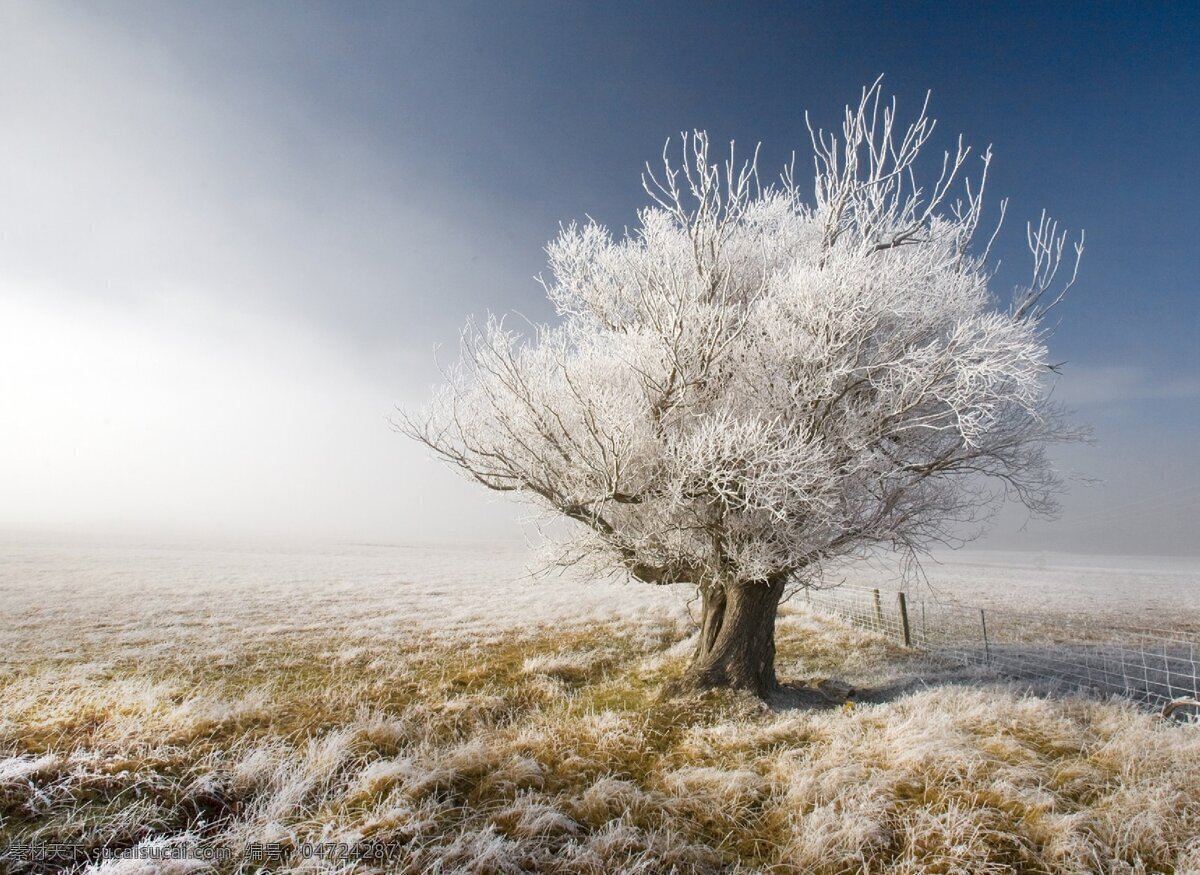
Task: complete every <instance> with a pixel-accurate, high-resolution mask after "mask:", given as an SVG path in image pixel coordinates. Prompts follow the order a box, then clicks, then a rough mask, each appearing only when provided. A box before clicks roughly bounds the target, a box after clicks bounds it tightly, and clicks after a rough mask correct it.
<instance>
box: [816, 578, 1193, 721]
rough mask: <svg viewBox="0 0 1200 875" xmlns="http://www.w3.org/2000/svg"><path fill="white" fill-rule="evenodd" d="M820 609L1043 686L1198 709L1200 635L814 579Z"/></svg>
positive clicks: (887, 635)
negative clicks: (820, 584) (819, 583)
mask: <svg viewBox="0 0 1200 875" xmlns="http://www.w3.org/2000/svg"><path fill="white" fill-rule="evenodd" d="M804 600H805V601H806V602H807V603H808V604H809V605H810V606H811V607H812V608H814V609H815V610H818V611H821V612H823V613H826V614H831V615H833V616H836V617H839V618H841V619H842V620H844V621H846V622H848V623H850V624H851V625H854V626H856V627H858V628H861V629H866V630H868V631H871V632H874V633H876V634H879V635H881V636H883V637H885V638H887V639H889V640H891V641H894V642H896V643H897V644H900V645H903V646H905V647H912V648H916V649H919V650H924V651H928V652H930V653H934V654H938V655H941V656H945V657H948V658H950V659H952V660H954V661H955V662H958V663H960V664H962V665H978V666H986V667H988V668H990V669H992V670H993V671H995V672H996V673H997V674H999V675H1002V676H1006V677H1011V678H1018V679H1022V680H1029V681H1034V682H1036V683H1037V684H1038V685H1040V686H1045V687H1050V688H1057V689H1069V690H1079V691H1084V692H1090V693H1093V694H1096V695H1099V696H1122V697H1125V698H1127V699H1132V700H1133V701H1135V702H1138V703H1139V704H1142V705H1144V706H1147V707H1153V708H1156V709H1162V710H1163V711H1164V713H1167V714H1170V713H1171V712H1173V711H1176V710H1178V711H1179V713H1180V714H1183V715H1190V716H1191V717H1192V718H1193V719H1194V718H1195V715H1196V712H1197V711H1200V705H1196V704H1188V703H1187V700H1191V702H1193V703H1195V702H1197V700H1200V635H1198V634H1196V633H1194V632H1190V631H1172V630H1165V629H1142V628H1130V627H1123V626H1114V625H1112V624H1111V623H1109V622H1106V621H1100V620H1096V619H1095V618H1090V617H1088V616H1087V615H1086V614H1069V615H1063V614H1035V613H1030V612H1021V611H1011V610H999V609H992V608H986V609H985V608H980V607H970V606H967V605H961V604H957V603H954V602H948V601H942V600H937V599H932V598H923V597H920V596H915V595H914V594H913V593H912V592H896V591H888V590H879V589H869V588H866V587H855V586H846V585H842V586H837V587H832V588H830V589H807V590H805V592H804Z"/></svg>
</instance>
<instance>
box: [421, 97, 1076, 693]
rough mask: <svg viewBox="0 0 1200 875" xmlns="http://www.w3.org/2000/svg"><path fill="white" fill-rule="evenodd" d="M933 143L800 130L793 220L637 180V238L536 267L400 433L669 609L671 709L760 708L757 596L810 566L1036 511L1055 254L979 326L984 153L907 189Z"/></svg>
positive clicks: (752, 169) (571, 242) (1043, 240)
mask: <svg viewBox="0 0 1200 875" xmlns="http://www.w3.org/2000/svg"><path fill="white" fill-rule="evenodd" d="M933 128H934V123H933V121H932V120H931V119H930V118H929V117H928V116H927V114H926V112H925V110H924V109H922V111H921V113H920V115H919V116H918V117H917V119H916V121H915V122H913V123H912V124H911V125H908V126H904V127H902V126H899V125H898V124H897V122H896V111H895V102H894V101H892V102H890V103H887V102H883V101H881V100H880V86H879V83H878V82H877V83H876V84H875V85H874V86H873V87H871V88H868V89H864V92H863V95H862V99H861V101H860V102H859V103H858V105H857V106H851V107H848V108H847V111H846V116H845V121H844V123H843V125H842V130H841V134H840V136H837V135H835V134H828V133H825V132H823V131H819V130H818V131H813V129H812V127H811V125H810V132H811V133H812V141H813V147H814V151H815V169H816V187H815V199H813V200H811V201H810V200H809V199H808V198H807V197H806V195H805V193H803V192H802V191H801V188H800V186H799V185H798V183H797V180H796V177H795V175H794V173H793V172H791V170H785V172H784V174H783V176H782V179H781V181H780V182H779V183H778V184H776V185H773V186H766V187H763V186H760V184H759V179H758V174H757V169H756V164H757V154H756V155H755V158H754V159H752V160H750V161H747V162H745V163H742V164H741V165H738V164H735V163H734V161H733V158H732V147H731V152H730V156H731V157H730V159H729V160H728V161H725V162H723V163H722V164H720V165H716V164H713V163H710V155H709V142H708V138H707V137H706V136H705V135H704V134H703V133H695V134H693V135H691V136H685V137H684V138H683V154H682V161H681V162H680V163H679V164H673V163H672V161H671V160H670V159H669V158H668V154H669V152H668V150H667V149H664V153H663V164H664V166H663V169H662V170H660V171H657V172H654V171H651V169H650V168H649V166H648V167H647V172H646V175H645V176H644V177H643V184H644V186H645V188H646V190H647V192H648V193H649V194H650V196H651V197H652V199H653V201H654V203H653V205H651V206H648V207H647V208H645V209H643V210H642V211H641V212H640V213H639V215H638V219H639V224H638V226H637V228H636V229H635V230H633V231H629V232H626V234H625V235H624V236H621V237H614V236H613V235H612V234H611V233H610V232H609V231H608V230H606V229H605V228H604V227H602V226H600V225H598V224H596V223H594V222H589V223H587V224H584V225H575V224H572V225H570V226H568V227H566V228H565V229H564V230H563V231H562V232H561V234H560V235H559V236H558V238H557V239H555V240H554V241H552V242H551V243H550V245H549V246H548V249H547V251H548V253H549V267H550V271H551V278H550V279H549V280H547V281H545V282H544V283H543V284H544V285H545V288H546V292H547V294H548V295H549V297H550V299H551V300H552V301H553V303H554V305H555V307H556V308H557V311H558V314H559V316H560V319H559V321H558V323H557V324H555V325H550V326H534V327H532V329H530V330H528V331H527V332H525V333H520V332H517V331H514V330H511V329H510V328H509V327H508V325H506V324H505V322H504V321H503V320H498V319H494V318H493V319H489V320H488V322H487V324H486V325H483V326H474V325H472V326H468V329H467V330H466V331H465V332H464V335H463V341H462V357H461V360H460V361H459V362H458V363H457V364H455V365H453V366H452V367H450V368H449V369H448V370H447V371H446V374H445V376H446V384H445V385H444V386H443V387H442V388H441V389H440V390H439V391H438V392H437V394H436V396H435V399H434V401H433V403H432V404H431V405H430V406H429V407H427V408H426V409H424V410H422V411H420V412H408V413H402V414H401V416H400V419H399V422H398V426H399V427H400V429H401V430H403V431H404V432H405V433H407V434H408V435H410V436H412V437H414V438H416V439H417V440H419V441H421V442H423V443H424V444H426V445H427V446H429V447H430V448H432V449H433V450H434V452H435V453H436V454H437V455H439V456H440V457H442V458H443V459H445V460H447V461H449V462H450V463H452V464H453V466H455V467H457V468H458V469H460V470H461V471H462V472H463V473H464V474H465V475H466V476H468V477H470V478H471V479H474V480H475V481H477V482H479V483H481V484H482V485H484V486H486V487H488V488H489V489H493V490H497V491H500V492H511V493H513V494H515V495H520V496H524V497H526V498H528V499H529V500H531V501H532V502H533V503H534V504H535V505H536V506H537V507H538V508H540V509H541V510H543V511H545V512H547V513H548V514H549V515H551V516H553V517H558V518H565V519H567V520H570V521H572V523H573V525H572V526H570V527H569V528H571V529H572V530H573V534H572V535H571V536H569V537H568V539H567V543H566V544H565V545H564V547H565V552H564V553H563V557H562V558H563V561H566V562H577V561H581V560H588V561H590V562H592V563H594V564H598V565H599V567H601V568H608V569H614V570H619V571H622V572H624V573H627V574H629V575H631V576H632V577H633V578H636V579H637V580H640V581H645V582H647V583H653V584H671V583H687V584H691V585H693V586H695V587H696V588H697V589H698V590H699V594H700V597H701V604H702V616H701V619H700V633H699V640H698V643H697V645H696V650H695V655H694V658H693V660H692V662H691V665H690V667H689V668H688V669H687V671H686V673H685V675H684V677H683V678H682V680H681V682H680V686H681V687H682V688H685V689H686V688H705V687H713V686H728V687H734V688H741V689H747V690H751V691H754V692H755V693H758V694H760V695H765V694H767V693H769V692H770V691H771V690H772V689H774V688H775V687H776V677H775V668H774V656H775V645H774V624H775V615H776V608H777V605H778V604H779V601H780V597H781V596H782V595H783V593H784V589H785V586H787V585H788V584H789V583H793V582H794V583H799V584H803V583H805V582H806V581H810V580H812V579H813V578H814V576H815V575H816V574H818V572H819V569H820V567H821V565H822V564H823V563H827V562H828V561H829V560H831V559H835V558H839V557H846V556H854V555H861V554H863V553H866V552H868V551H871V550H874V549H878V548H879V547H881V546H882V547H889V548H896V549H900V550H904V551H910V552H911V551H919V550H921V549H922V548H924V547H926V546H927V545H929V544H931V543H934V542H946V541H948V540H953V539H956V538H958V537H961V535H962V532H963V530H964V529H963V527H964V526H971V525H977V524H979V523H981V522H983V521H985V520H986V519H987V518H988V517H989V516H990V515H991V514H992V513H994V511H995V509H996V508H997V507H998V506H999V505H1000V504H1001V503H1003V501H1004V499H1005V498H1006V497H1015V498H1016V499H1018V500H1019V501H1021V502H1023V503H1024V504H1025V505H1026V506H1027V507H1028V508H1029V509H1030V510H1031V511H1032V512H1034V513H1037V514H1049V513H1052V512H1053V510H1054V507H1055V497H1056V494H1057V493H1058V492H1059V491H1060V488H1061V481H1060V479H1059V478H1058V477H1057V476H1056V475H1055V472H1054V471H1053V469H1052V467H1051V465H1050V464H1049V463H1048V461H1047V458H1046V456H1045V452H1044V450H1045V447H1046V445H1047V444H1048V443H1050V442H1053V441H1060V440H1065V439H1070V438H1073V437H1075V436H1077V432H1076V431H1075V430H1073V429H1072V428H1071V427H1069V426H1068V425H1067V423H1066V421H1065V419H1064V417H1063V411H1062V410H1061V409H1060V408H1059V406H1058V405H1057V404H1056V403H1053V402H1051V400H1050V398H1049V395H1050V388H1051V380H1050V377H1051V365H1050V362H1049V359H1048V357H1047V345H1046V340H1047V333H1048V332H1047V331H1046V329H1045V328H1044V327H1043V316H1044V315H1045V314H1046V312H1047V311H1048V310H1049V309H1050V308H1051V307H1053V306H1054V304H1056V303H1058V301H1059V300H1061V298H1062V294H1063V292H1065V290H1066V288H1068V287H1069V286H1070V284H1071V283H1072V282H1073V280H1074V271H1069V272H1070V273H1071V274H1072V275H1071V276H1070V277H1069V278H1065V281H1064V282H1061V283H1058V284H1057V285H1056V276H1057V275H1058V273H1059V267H1060V264H1062V263H1063V258H1062V256H1063V250H1064V242H1065V237H1064V235H1062V234H1060V233H1059V232H1058V230H1057V226H1056V224H1055V223H1053V222H1051V221H1049V220H1048V219H1046V218H1045V216H1043V218H1042V220H1041V222H1040V223H1038V224H1037V225H1036V226H1031V227H1029V229H1028V235H1029V245H1030V249H1031V250H1032V252H1033V256H1034V271H1033V280H1032V282H1031V283H1030V285H1029V286H1027V287H1025V288H1023V289H1020V290H1018V292H1017V294H1016V296H1015V298H1014V299H1013V302H1012V304H1011V305H1010V306H1007V307H1002V306H999V305H998V304H997V302H996V300H995V298H994V296H993V293H992V290H991V289H990V287H989V286H990V282H991V280H992V277H993V273H994V271H993V269H992V268H991V267H990V266H989V263H990V262H989V257H988V249H989V248H990V245H991V244H990V241H988V242H987V243H986V245H983V246H979V247H975V246H973V241H974V240H975V238H976V231H977V228H978V226H979V223H980V217H981V211H982V204H983V201H982V193H983V188H984V181H985V180H986V177H987V168H988V164H989V161H990V157H991V155H990V150H989V151H988V152H987V153H985V154H984V155H983V156H982V162H981V167H980V170H981V173H980V176H979V180H978V182H977V183H975V184H972V183H971V182H970V181H969V180H963V177H964V174H963V169H964V165H965V163H966V161H967V159H968V156H969V151H970V150H969V149H967V148H964V147H963V145H962V141H961V138H960V140H959V145H958V147H957V149H956V150H955V151H954V152H948V153H946V154H945V155H944V156H942V157H940V159H939V160H938V161H936V162H933V164H934V166H933V174H931V179H930V181H931V184H926V183H924V182H922V181H921V180H920V171H921V170H922V169H923V164H924V162H923V161H918V159H919V158H921V157H922V149H923V148H924V147H925V144H926V143H927V141H928V140H929V137H930V134H931V133H932V131H933ZM668 145H669V144H668ZM939 167H940V173H939V172H938V168H939ZM955 191H959V192H960V194H958V195H955V194H954V192H955ZM1000 215H1001V217H1002V216H1003V205H1002V206H1001V210H1000ZM998 228H999V224H997V229H998ZM991 236H992V239H994V237H995V234H994V233H993V234H992V235H991ZM1081 251H1082V247H1081V245H1076V246H1075V258H1074V259H1073V261H1074V264H1075V266H1076V267H1077V266H1078V255H1079V253H1080V252H1081ZM1064 277H1065V275H1064Z"/></svg>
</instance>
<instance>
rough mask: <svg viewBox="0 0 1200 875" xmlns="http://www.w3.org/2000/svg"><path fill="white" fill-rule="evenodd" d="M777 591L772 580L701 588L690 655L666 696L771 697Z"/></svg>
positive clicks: (778, 581)
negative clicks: (725, 693)
mask: <svg viewBox="0 0 1200 875" xmlns="http://www.w3.org/2000/svg"><path fill="white" fill-rule="evenodd" d="M783 586H784V581H783V579H782V578H778V579H772V580H758V581H745V582H732V583H726V584H720V585H710V586H708V587H706V588H704V589H703V590H702V591H701V596H702V598H703V608H702V610H703V616H702V617H701V620H700V639H699V641H698V642H697V644H696V652H695V655H694V656H693V657H692V662H691V665H689V666H688V667H687V670H686V671H685V672H684V673H683V676H682V677H681V678H680V679H679V680H678V681H676V682H675V683H673V684H671V685H670V687H669V688H668V693H669V694H678V693H687V692H696V691H701V690H709V689H714V688H718V687H720V688H727V689H735V690H746V691H748V692H751V693H753V694H754V695H756V696H760V697H766V696H768V695H770V694H771V693H773V692H775V691H776V690H777V689H778V688H779V682H778V681H777V680H776V678H775V613H776V609H777V608H778V607H779V599H780V598H781V597H782V596H783Z"/></svg>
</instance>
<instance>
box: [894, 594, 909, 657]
mask: <svg viewBox="0 0 1200 875" xmlns="http://www.w3.org/2000/svg"><path fill="white" fill-rule="evenodd" d="M896 595H897V596H899V602H900V629H901V631H902V632H903V633H904V646H905V647H912V632H911V631H910V630H909V628H908V602H907V601H906V600H905V598H904V593H902V592H901V593H896Z"/></svg>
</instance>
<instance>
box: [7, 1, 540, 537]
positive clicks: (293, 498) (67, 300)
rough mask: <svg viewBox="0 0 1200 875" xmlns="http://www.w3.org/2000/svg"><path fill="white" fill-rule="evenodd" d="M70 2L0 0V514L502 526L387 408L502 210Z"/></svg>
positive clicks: (226, 523) (199, 525)
mask: <svg viewBox="0 0 1200 875" xmlns="http://www.w3.org/2000/svg"><path fill="white" fill-rule="evenodd" d="M91 15H92V13H91V11H90V10H88V9H87V8H86V7H76V8H68V7H62V6H58V5H54V4H50V3H45V4H43V3H27V4H22V3H14V4H5V6H4V7H3V8H2V9H0V30H3V32H5V33H6V35H7V36H8V39H7V40H6V41H5V42H6V51H5V52H4V53H3V54H0V82H2V83H3V85H0V87H2V88H4V96H5V110H6V119H5V125H4V128H3V130H2V131H0V410H3V414H2V416H0V427H2V428H3V441H2V442H0V482H3V483H4V489H3V490H0V526H8V527H25V526H51V527H63V526H66V527H89V528H102V529H104V528H107V529H122V528H169V529H174V530H180V531H217V532H229V531H246V532H273V533H287V532H293V533H298V532H305V533H323V534H335V535H345V536H371V537H391V538H407V537H429V536H434V535H449V534H452V533H453V532H455V531H463V530H469V531H471V532H472V533H473V534H479V535H488V534H506V535H508V534H513V532H514V529H513V526H512V524H511V518H512V516H513V513H512V511H511V510H508V509H506V508H503V507H497V506H493V505H489V504H488V503H487V501H486V499H483V498H482V497H481V496H479V495H478V494H477V493H476V492H475V490H473V489H471V488H470V487H468V486H467V485H466V484H463V483H460V482H459V481H458V480H457V478H455V477H454V476H453V475H452V474H450V473H449V472H448V471H446V470H444V469H443V468H441V467H439V466H437V465H435V464H432V463H431V462H430V461H429V460H428V459H427V458H426V456H425V454H424V453H422V452H420V451H419V450H418V449H417V448H416V447H415V446H409V445H408V442H406V441H405V440H404V439H402V438H401V437H400V436H398V435H395V434H393V433H392V432H391V431H389V429H388V428H387V425H386V422H385V417H386V415H387V414H388V413H389V412H390V411H391V409H392V406H393V403H394V402H396V401H411V400H413V399H419V398H423V397H424V396H425V394H426V387H427V385H428V384H429V383H430V382H432V381H433V379H434V378H435V370H434V367H433V362H432V355H431V352H432V346H433V344H434V342H435V341H436V340H438V339H439V338H442V339H450V338H452V337H453V336H454V331H455V329H456V328H457V326H458V325H460V324H461V322H462V320H463V318H464V317H465V315H466V314H467V313H468V312H469V310H470V308H471V306H472V305H474V306H478V305H479V299H478V297H472V296H473V295H478V293H479V290H480V289H481V288H486V287H487V281H488V280H489V279H490V278H493V277H494V276H495V275H496V274H497V273H499V274H503V273H504V265H505V264H506V263H508V262H507V260H506V257H505V254H504V252H503V251H502V249H503V237H502V236H501V237H500V238H499V239H497V238H496V237H495V236H494V235H492V236H489V235H488V234H487V233H485V231H486V229H487V228H491V227H499V226H503V225H504V222H502V221H501V220H500V219H499V218H498V217H497V216H494V215H491V214H489V208H488V207H487V205H480V204H474V206H472V207H470V208H468V207H465V206H464V204H467V203H470V202H471V195H470V193H469V192H462V191H458V190H456V189H455V188H454V187H453V186H452V185H446V184H444V183H443V181H441V180H423V179H421V178H420V169H419V166H415V165H413V164H411V163H410V162H407V161H406V160H405V158H404V156H397V155H392V154H388V153H386V152H381V151H380V150H379V149H378V147H377V144H374V143H372V142H371V141H370V140H369V138H366V137H364V136H356V135H355V134H354V132H344V131H340V130H337V129H336V128H335V127H333V126H331V125H330V124H328V121H327V120H324V119H321V118H316V117H313V116H312V115H311V114H309V113H307V112H306V106H305V104H304V102H303V98H302V97H296V96H294V95H292V96H290V97H289V96H288V95H287V94H281V93H280V92H279V91H278V90H277V89H276V88H275V87H274V86H272V85H271V83H268V82H262V81H257V80H255V79H253V78H252V77H250V78H246V79H240V80H239V85H240V86H241V87H240V90H239V91H237V92H236V93H229V92H227V91H225V90H223V89H222V87H221V86H220V83H218V82H217V81H215V79H214V76H213V75H211V71H197V70H196V69H193V68H191V67H189V66H188V65H187V64H185V63H184V62H183V61H182V60H181V59H180V58H179V57H178V56H177V55H176V54H174V53H172V52H171V51H169V50H168V49H167V48H166V47H165V46H164V45H163V44H162V43H161V42H159V41H156V40H155V39H153V38H151V37H149V36H147V35H146V34H144V33H143V34H138V33H136V32H135V31H134V30H132V29H130V28H128V27H123V26H121V25H119V24H117V23H115V22H114V21H109V20H106V17H104V16H99V15H97V16H96V17H90V16H91ZM506 218H507V221H508V224H509V227H511V226H512V225H514V224H516V223H517V221H518V219H517V218H514V217H513V216H507V217H506ZM493 285H499V286H502V284H501V283H494V284H493ZM530 285H532V283H530Z"/></svg>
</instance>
